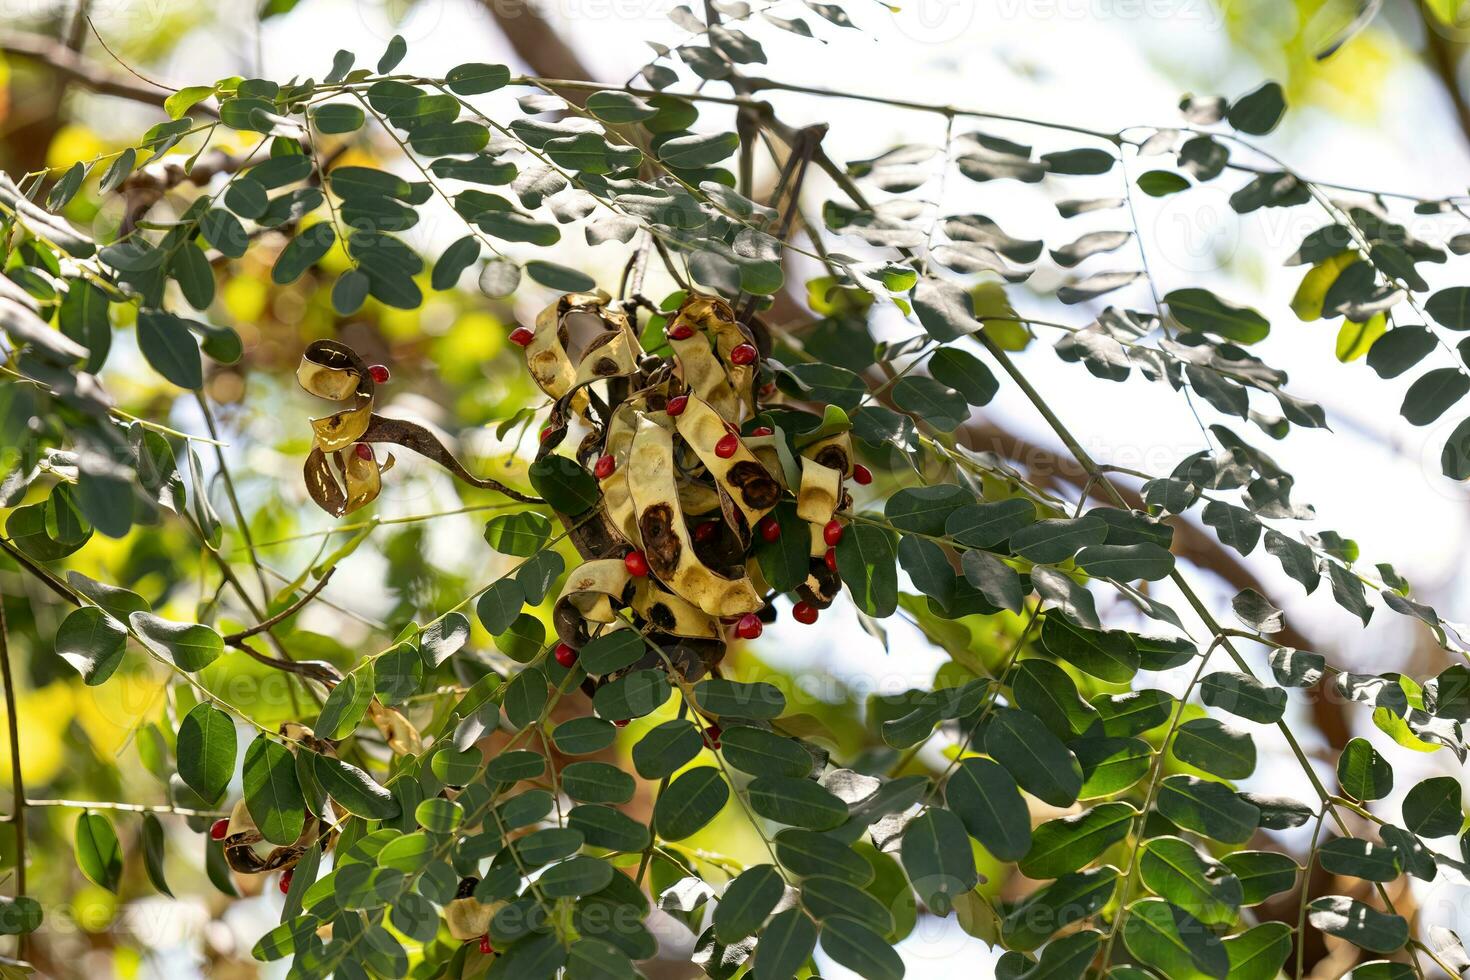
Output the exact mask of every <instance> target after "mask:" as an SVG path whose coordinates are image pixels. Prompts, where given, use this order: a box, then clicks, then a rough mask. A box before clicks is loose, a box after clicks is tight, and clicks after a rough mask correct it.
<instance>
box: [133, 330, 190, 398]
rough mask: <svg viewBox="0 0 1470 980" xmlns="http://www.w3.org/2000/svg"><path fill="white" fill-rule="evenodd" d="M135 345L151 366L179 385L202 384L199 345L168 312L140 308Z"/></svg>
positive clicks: (187, 386) (186, 386)
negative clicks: (141, 309) (136, 344)
mask: <svg viewBox="0 0 1470 980" xmlns="http://www.w3.org/2000/svg"><path fill="white" fill-rule="evenodd" d="M137 332H138V349H139V350H141V351H142V352H143V356H144V357H145V358H147V360H148V363H149V365H151V366H152V368H153V370H155V371H157V372H158V373H159V374H161V375H163V377H164V378H165V379H166V380H168V381H169V382H171V383H172V384H176V385H178V386H179V387H180V388H187V389H189V390H191V391H194V390H197V389H199V388H201V387H203V385H204V362H203V361H202V360H201V359H200V357H199V345H198V343H196V342H195V340H194V335H193V334H191V333H190V332H189V328H188V327H186V326H185V325H184V321H182V320H180V319H179V318H178V317H176V316H173V315H171V314H168V313H162V312H159V311H156V310H143V311H141V312H140V313H139V314H138V331H137Z"/></svg>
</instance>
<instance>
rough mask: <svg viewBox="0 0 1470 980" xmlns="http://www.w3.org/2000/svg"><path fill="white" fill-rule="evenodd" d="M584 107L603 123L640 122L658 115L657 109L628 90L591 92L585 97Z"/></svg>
mask: <svg viewBox="0 0 1470 980" xmlns="http://www.w3.org/2000/svg"><path fill="white" fill-rule="evenodd" d="M586 109H587V111H588V112H590V113H592V114H593V115H594V116H596V117H597V118H598V119H601V120H602V121H603V122H605V123H614V124H618V123H631V122H642V121H643V120H645V119H651V118H653V117H654V116H656V115H658V110H657V109H655V108H653V106H651V105H649V104H648V103H647V102H644V101H643V100H642V99H640V98H639V97H638V96H636V95H633V94H631V93H629V92H617V91H604V92H593V93H592V94H591V95H589V96H588V97H587V104H586Z"/></svg>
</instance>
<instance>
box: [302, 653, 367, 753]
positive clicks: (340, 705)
mask: <svg viewBox="0 0 1470 980" xmlns="http://www.w3.org/2000/svg"><path fill="white" fill-rule="evenodd" d="M373 690H374V684H373V662H372V661H371V660H367V661H364V662H363V664H362V666H360V667H358V668H357V669H356V670H354V671H353V672H352V673H350V674H348V675H347V676H346V677H344V678H342V680H341V682H340V683H338V685H337V686H336V687H334V688H332V693H330V694H328V695H327V700H326V702H325V703H323V705H322V710H321V714H319V715H318V716H317V720H316V725H315V726H314V728H315V731H316V734H317V737H319V738H329V739H344V738H347V737H348V736H349V735H351V734H352V733H353V732H355V731H356V730H357V726H358V724H359V723H360V722H361V721H362V716H363V715H364V714H366V713H367V708H368V702H370V701H371V700H372V699H373Z"/></svg>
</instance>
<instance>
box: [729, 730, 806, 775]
mask: <svg viewBox="0 0 1470 980" xmlns="http://www.w3.org/2000/svg"><path fill="white" fill-rule="evenodd" d="M720 751H721V754H722V755H724V757H725V761H726V762H728V763H729V764H730V765H732V766H734V767H735V768H736V769H739V770H740V771H741V772H746V773H750V774H751V775H753V776H767V775H776V776H794V777H797V778H800V777H803V776H806V775H808V774H809V773H810V772H811V771H812V757H811V754H810V753H809V752H807V750H806V749H804V748H802V747H801V745H800V743H798V742H797V741H796V740H795V739H792V738H785V737H783V736H780V735H777V734H775V733H774V732H768V731H766V730H765V729H763V728H755V727H753V726H749V725H737V726H734V727H731V728H727V729H725V730H724V732H723V733H721V735H720Z"/></svg>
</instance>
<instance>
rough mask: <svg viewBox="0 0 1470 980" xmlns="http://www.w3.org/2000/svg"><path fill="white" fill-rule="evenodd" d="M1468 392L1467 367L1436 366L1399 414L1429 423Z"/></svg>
mask: <svg viewBox="0 0 1470 980" xmlns="http://www.w3.org/2000/svg"><path fill="white" fill-rule="evenodd" d="M1466 392H1470V376H1467V375H1466V374H1465V371H1464V369H1463V368H1457V367H1452V368H1451V367H1443V368H1435V369H1434V370H1432V371H1426V372H1425V373H1424V375H1423V376H1422V377H1420V378H1418V379H1417V380H1415V382H1414V383H1413V384H1411V385H1409V390H1408V391H1406V392H1405V393H1404V404H1403V405H1402V407H1400V409H1399V414H1400V415H1402V416H1403V417H1404V418H1405V419H1406V420H1407V421H1408V422H1409V424H1410V425H1429V424H1430V423H1431V422H1434V421H1435V420H1436V419H1438V418H1439V417H1440V416H1441V415H1443V414H1444V413H1445V412H1447V411H1449V410H1450V408H1452V407H1453V406H1454V404H1455V403H1456V402H1458V401H1459V400H1460V399H1461V398H1464V397H1465V394H1466ZM1336 568H1337V566H1336V565H1329V566H1328V569H1329V571H1331V570H1333V569H1336Z"/></svg>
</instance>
